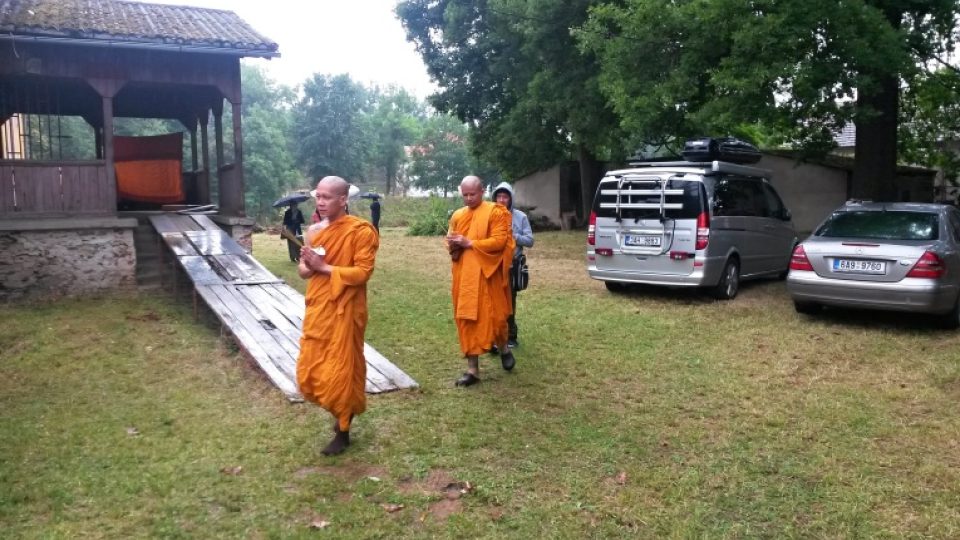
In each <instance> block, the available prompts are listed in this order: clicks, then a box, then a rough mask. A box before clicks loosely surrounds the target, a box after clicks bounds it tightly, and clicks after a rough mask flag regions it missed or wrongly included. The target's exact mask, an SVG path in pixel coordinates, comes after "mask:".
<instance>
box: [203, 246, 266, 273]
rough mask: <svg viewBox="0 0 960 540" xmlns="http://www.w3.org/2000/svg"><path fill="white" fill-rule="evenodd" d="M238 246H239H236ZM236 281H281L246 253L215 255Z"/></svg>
mask: <svg viewBox="0 0 960 540" xmlns="http://www.w3.org/2000/svg"><path fill="white" fill-rule="evenodd" d="M235 245H238V246H239V244H235ZM213 258H214V259H216V261H217V262H218V263H220V264H221V265H222V266H223V268H224V269H226V271H227V272H228V273H229V275H230V276H231V277H232V278H233V279H234V280H239V281H261V282H269V281H274V282H276V281H279V279H277V277H276V276H274V275H273V274H271V273H270V271H269V270H267V269H266V268H264V267H263V265H261V264H260V263H258V262H257V261H256V259H254V258H252V257H250V256H249V255H247V254H246V253H243V254H225V255H213Z"/></svg>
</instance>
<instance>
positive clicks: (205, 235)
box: [178, 216, 247, 255]
mask: <svg viewBox="0 0 960 540" xmlns="http://www.w3.org/2000/svg"><path fill="white" fill-rule="evenodd" d="M178 217H185V218H187V219H188V220H189V221H190V223H191V224H193V226H195V227H199V225H197V224H196V222H194V221H193V219H192V216H178ZM183 235H184V236H186V237H187V238H189V239H190V242H192V243H193V245H194V246H196V248H197V251H199V252H200V254H201V255H246V253H247V252H246V251H244V250H243V248H242V247H241V246H240V244H238V243H237V241H236V240H234V239H233V238H231V237H230V235H229V234H227V232H226V231H222V230H219V229H218V230H216V231H204V230H200V231H184V233H183Z"/></svg>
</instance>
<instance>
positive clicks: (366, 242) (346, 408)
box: [297, 176, 380, 456]
mask: <svg viewBox="0 0 960 540" xmlns="http://www.w3.org/2000/svg"><path fill="white" fill-rule="evenodd" d="M348 190H349V184H347V182H346V181H345V180H343V179H342V178H339V177H336V176H327V177H325V178H323V179H322V180H320V183H318V184H317V189H316V191H315V196H316V200H317V211H318V212H319V213H320V215H321V217H322V218H323V219H322V220H321V221H320V222H319V223H316V224H314V225H312V226H311V227H310V228H309V229H307V234H306V241H307V245H306V246H304V248H303V250H301V252H300V265H299V266H298V268H297V271H298V273H299V274H300V277H301V278H303V279H309V282H308V283H307V295H306V303H307V309H306V314H305V315H304V318H303V337H302V338H300V357H299V358H298V359H297V384H298V385H299V386H300V392H301V393H302V394H303V397H304V398H305V399H307V400H309V401H312V402H314V403H316V404H317V405H319V406H321V407H323V408H324V409H326V410H327V411H329V412H330V414H332V415H333V417H334V418H335V419H336V423H335V424H334V426H333V431H334V437H333V440H331V441H330V444H329V445H327V447H326V448H324V449H323V453H324V454H325V455H328V456H329V455H335V454H339V453H341V452H343V451H344V450H345V449H346V448H347V446H349V445H350V423H351V421H352V420H353V417H354V416H356V415H358V414H360V413H362V412H363V411H364V410H365V409H366V406H367V395H366V393H365V387H366V379H367V363H366V360H365V359H364V357H363V332H364V330H365V329H366V326H367V281H368V280H369V279H370V276H371V275H372V274H373V262H374V258H375V257H376V254H377V248H378V247H379V246H380V241H379V236H378V235H377V231H376V229H374V228H373V225H371V224H370V223H369V222H367V221H365V220H363V219H360V218H358V217H356V216H351V215H348V214H347V213H346V207H347V198H348V193H349V191H348ZM320 248H322V249H320Z"/></svg>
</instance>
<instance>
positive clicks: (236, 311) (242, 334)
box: [208, 285, 297, 381]
mask: <svg viewBox="0 0 960 540" xmlns="http://www.w3.org/2000/svg"><path fill="white" fill-rule="evenodd" d="M208 288H209V290H210V291H211V292H212V293H213V294H214V295H216V297H217V299H218V300H219V301H220V303H222V304H223V305H224V306H226V307H227V309H229V310H230V313H231V315H232V316H233V320H234V321H235V324H232V325H228V326H229V327H230V330H231V332H233V335H234V336H236V337H237V339H238V340H240V341H243V342H245V343H246V342H250V343H255V344H256V346H257V347H259V348H260V350H261V351H262V352H263V355H261V356H260V357H258V358H257V362H258V363H259V364H260V365H265V364H272V365H273V366H274V367H275V368H276V369H279V370H280V371H282V372H283V373H284V374H285V375H286V376H287V378H288V379H290V380H291V381H295V380H297V366H296V358H292V357H291V355H290V354H289V353H287V352H286V351H285V350H284V349H283V348H282V347H280V346H279V345H278V344H277V342H276V340H275V339H274V338H273V336H271V335H270V333H269V332H267V330H266V329H264V327H263V326H262V325H261V324H260V321H259V320H257V319H255V318H254V316H253V315H252V314H251V313H250V312H249V311H247V310H246V309H245V307H244V306H243V305H241V304H240V302H238V301H237V299H236V298H235V297H234V296H233V294H231V291H230V290H229V289H230V285H209V286H208Z"/></svg>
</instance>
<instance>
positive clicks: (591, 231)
mask: <svg viewBox="0 0 960 540" xmlns="http://www.w3.org/2000/svg"><path fill="white" fill-rule="evenodd" d="M596 244H597V213H596V212H590V224H589V225H587V245H589V246H594V245H596Z"/></svg>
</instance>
